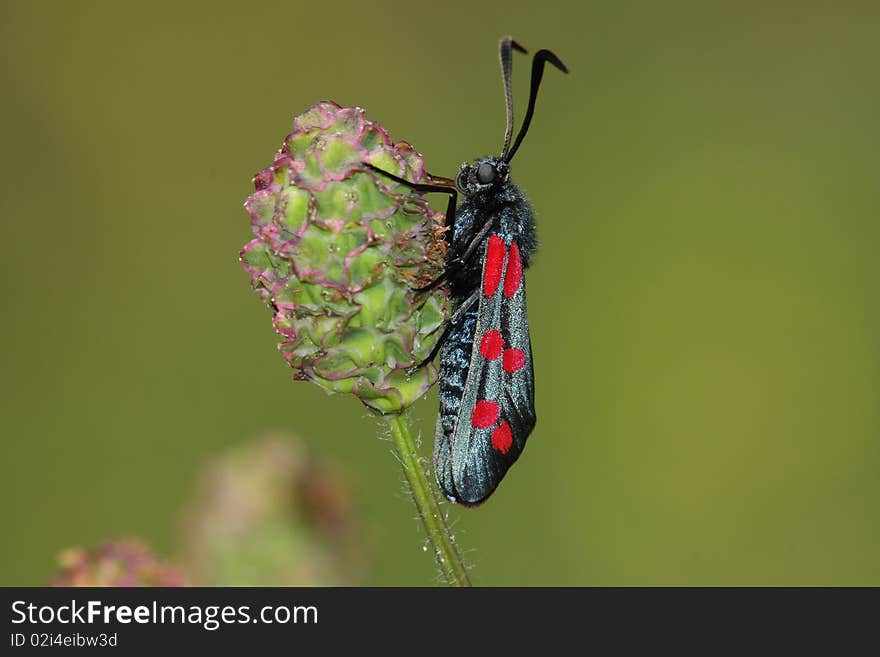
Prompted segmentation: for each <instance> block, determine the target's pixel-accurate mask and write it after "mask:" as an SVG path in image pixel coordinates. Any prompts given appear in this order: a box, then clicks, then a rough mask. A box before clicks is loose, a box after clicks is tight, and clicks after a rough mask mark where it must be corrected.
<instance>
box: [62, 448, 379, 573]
mask: <svg viewBox="0 0 880 657" xmlns="http://www.w3.org/2000/svg"><path fill="white" fill-rule="evenodd" d="M196 479H197V480H196V484H195V490H194V493H193V496H192V499H191V500H190V501H189V502H187V503H186V504H185V506H184V509H183V511H182V514H181V515H182V518H181V530H180V537H181V540H180V543H181V547H180V550H179V552H180V553H181V554H180V560H179V563H180V564H181V565H180V566H176V565H171V564H169V563H167V562H165V561H162V560H160V559H159V558H158V557H156V556H155V555H154V554H153V552H152V551H151V550H150V549H149V548H148V547H147V546H146V544H144V543H143V542H142V541H139V540H134V539H125V540H110V541H107V542H105V543H103V544H101V545H100V546H98V547H97V548H94V549H91V550H86V549H81V548H71V549H67V550H64V551H63V552H61V554H60V555H59V563H60V565H61V570H60V572H59V573H58V575H56V577H55V578H54V579H53V580H52V582H51V583H52V585H53V586H187V585H194V586H342V585H349V586H350V585H353V584H357V583H359V582H361V581H362V579H363V574H364V564H365V562H366V559H365V556H364V554H363V548H362V545H363V541H362V540H360V531H359V529H358V525H357V523H356V522H355V517H354V512H353V508H352V503H351V496H350V495H349V493H348V490H347V488H346V486H345V483H344V480H343V477H342V476H341V474H340V473H339V472H338V471H337V470H336V469H335V468H334V467H333V466H331V465H328V464H324V463H319V462H318V461H317V460H316V459H315V457H314V456H312V455H311V454H309V452H308V450H307V448H306V446H305V444H304V443H303V442H302V441H301V440H298V439H296V438H293V437H291V436H284V435H277V434H276V435H269V436H264V437H260V438H257V439H256V440H253V441H250V442H247V443H245V444H243V445H240V446H237V447H233V448H232V449H230V450H228V451H227V452H224V453H222V454H220V455H218V456H217V457H215V458H213V459H211V460H209V461H208V462H207V463H206V464H205V465H204V466H203V468H202V469H201V472H200V473H199V475H198V476H197V478H196Z"/></svg>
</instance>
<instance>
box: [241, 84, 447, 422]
mask: <svg viewBox="0 0 880 657" xmlns="http://www.w3.org/2000/svg"><path fill="white" fill-rule="evenodd" d="M365 162H368V163H370V164H372V165H374V166H376V167H378V168H380V169H383V170H385V171H388V172H390V173H393V174H396V175H398V176H401V177H403V178H406V179H407V180H411V181H414V182H418V181H421V180H424V179H427V178H428V176H427V174H426V173H425V170H424V162H423V159H422V156H421V155H420V154H419V153H418V152H416V151H415V150H414V149H413V148H412V146H410V145H409V144H407V143H405V142H398V143H393V142H392V141H391V139H390V138H389V137H388V133H387V132H386V131H385V129H384V128H382V127H381V126H380V125H379V124H377V123H374V122H372V121H369V120H368V119H367V118H366V116H365V112H364V110H363V109H361V108H358V107H354V108H342V107H340V106H338V105H336V104H335V103H332V102H326V101H325V102H321V103H318V104H317V105H314V106H313V107H311V108H310V109H309V110H307V111H306V112H305V113H303V114H301V115H300V116H298V117H296V118H295V119H294V121H293V132H291V133H290V134H289V135H288V136H287V138H286V139H285V140H284V143H283V144H282V146H281V148H280V149H279V150H278V152H277V153H276V154H275V161H274V163H273V164H272V166H270V167H268V168H266V169H264V170H263V171H261V172H260V173H258V174H257V175H256V176H255V177H254V187H255V188H256V191H255V192H254V193H253V194H252V195H251V196H249V197H248V199H247V201H246V202H245V208H246V209H247V211H248V213H249V214H250V218H251V227H252V229H253V232H254V234H255V235H256V237H255V238H254V239H253V240H251V241H250V242H248V243H247V244H246V245H245V246H244V248H243V249H242V250H241V261H242V264H243V266H244V268H245V270H247V272H248V273H249V274H250V276H251V282H252V285H253V287H254V288H255V289H256V290H257V291H258V292H259V293H260V296H261V298H262V299H263V300H264V301H265V302H266V303H267V304H268V305H269V307H270V308H271V309H272V311H273V312H274V325H275V330H276V331H277V332H278V333H279V334H280V335H281V336H282V337H283V341H282V342H281V343H280V344H279V349H280V351H281V353H282V355H283V356H284V358H285V359H286V360H287V362H288V363H289V364H290V366H291V367H292V368H293V370H294V378H296V379H303V380H308V381H312V382H313V383H317V384H318V385H320V386H321V387H322V388H324V389H325V390H327V391H329V392H350V393H353V394H354V395H355V396H357V397H358V398H359V399H360V400H361V401H362V402H363V403H364V404H366V405H367V406H369V407H371V408H373V409H375V410H377V411H379V412H382V413H395V412H399V411H401V410H402V409H404V408H406V407H407V406H409V405H410V404H412V403H413V402H414V401H415V400H416V399H418V398H419V397H421V396H422V395H424V394H425V393H426V392H427V391H428V389H429V388H430V386H431V385H432V384H433V383H434V381H435V380H436V376H437V371H436V368H435V367H434V366H433V365H428V366H426V367H423V368H421V369H420V370H418V371H417V372H415V373H414V374H412V376H409V375H408V374H407V370H408V369H409V368H410V367H412V366H413V365H414V364H417V363H419V362H421V361H422V360H423V359H424V358H426V357H427V355H428V354H429V353H430V351H431V347H432V346H433V345H434V343H435V341H436V340H437V338H438V337H439V331H438V329H439V328H440V327H441V325H442V323H443V321H444V318H445V316H446V312H447V298H446V296H445V295H444V294H443V293H442V292H437V293H434V294H427V295H426V294H416V293H414V292H412V288H413V287H418V286H419V285H423V284H425V283H426V282H429V281H431V280H432V279H433V278H435V277H436V276H437V275H438V274H439V273H440V272H441V271H442V268H443V258H444V252H445V250H444V242H443V215H442V214H441V213H438V212H434V211H433V210H432V209H431V208H430V206H429V205H428V204H427V202H426V201H425V200H424V199H423V198H422V197H421V196H419V195H415V194H411V193H410V192H409V190H408V189H406V188H405V187H403V186H402V185H398V184H397V183H395V182H394V181H392V180H391V179H389V178H387V177H385V176H382V175H381V174H377V173H375V172H373V171H371V170H370V169H369V168H367V167H366V166H365V165H364V163H365Z"/></svg>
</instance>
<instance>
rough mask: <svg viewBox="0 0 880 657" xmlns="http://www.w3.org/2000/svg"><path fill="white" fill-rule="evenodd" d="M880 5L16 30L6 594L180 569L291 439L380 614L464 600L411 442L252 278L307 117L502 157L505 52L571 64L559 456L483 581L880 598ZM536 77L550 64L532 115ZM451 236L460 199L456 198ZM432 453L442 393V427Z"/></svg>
mask: <svg viewBox="0 0 880 657" xmlns="http://www.w3.org/2000/svg"><path fill="white" fill-rule="evenodd" d="M878 21H880V6H878V5H877V3H867V2H866V3H862V4H856V3H846V2H828V3H825V4H814V3H804V2H797V3H795V2H792V3H783V2H771V3H767V2H743V3H720V2H709V3H706V2H687V3H681V2H671V3H650V2H638V3H635V2H617V1H613V2H612V1H608V2H592V1H590V2H580V1H576V0H572V1H570V2H566V3H558V4H555V3H518V2H509V3H508V2H501V3H494V2H443V3H440V4H437V3H428V4H425V3H414V2H412V3H398V4H391V3H388V4H384V3H375V2H373V3H367V2H359V3H355V2H344V1H343V2H332V3H309V4H298V3H295V2H287V3H272V2H262V3H256V4H255V3H250V4H248V5H243V4H241V3H235V4H233V3H224V2H213V3H210V4H204V5H200V6H189V5H188V4H187V3H147V4H143V3H139V4H134V5H123V4H120V3H111V2H100V3H99V2H88V3H86V2H78V3H74V2H70V3H27V2H14V3H11V2H6V3H4V4H3V20H2V24H0V48H2V52H3V57H2V63H0V66H2V70H0V83H2V89H3V91H4V93H3V102H2V104H0V126H2V133H3V155H2V158H0V167H2V172H0V173H2V175H0V185H2V190H0V204H2V217H3V221H2V230H3V243H4V244H5V248H4V256H3V258H2V267H3V275H2V277H0V281H2V285H3V288H4V290H3V294H4V298H5V299H6V302H5V303H6V307H7V311H6V315H5V316H6V319H5V320H4V321H3V322H2V327H0V336H2V343H3V344H4V345H5V356H4V366H3V375H2V394H0V399H2V405H3V414H2V426H3V436H2V453H0V460H2V468H3V476H2V480H0V486H2V488H0V495H2V500H3V502H2V504H3V520H4V522H3V526H4V530H3V541H2V545H0V583H2V584H7V585H10V584H40V583H43V582H45V581H47V580H48V579H49V577H50V576H51V574H52V572H53V570H54V556H55V554H56V553H57V552H58V550H59V549H60V548H62V547H64V546H67V545H71V544H84V545H92V544H95V543H96V542H98V541H100V540H101V539H103V538H106V537H113V536H119V535H134V536H140V537H142V538H144V539H145V540H147V541H149V542H150V543H151V544H152V545H153V546H154V547H155V548H156V549H157V551H158V552H159V553H160V554H163V555H169V556H174V555H173V551H174V546H175V540H176V539H175V532H176V529H175V518H176V517H177V514H178V509H179V507H180V505H181V504H182V503H183V501H184V500H185V499H186V498H187V496H188V495H189V494H190V492H191V490H192V486H193V477H194V473H195V472H196V471H197V469H198V467H199V464H200V463H202V462H203V461H204V460H205V459H206V458H208V457H209V456H210V455H212V454H214V453H216V452H217V451H218V450H220V449H223V448H226V447H229V446H231V445H235V444H240V443H242V442H244V441H246V440H247V439H248V438H249V437H251V436H253V435H255V434H257V433H259V432H262V431H264V430H271V429H281V430H291V431H294V432H296V433H297V434H299V435H300V436H302V437H304V438H305V439H307V440H308V442H309V444H310V445H311V446H312V447H313V448H314V449H315V450H316V451H317V452H318V453H320V454H321V455H322V456H324V457H326V458H328V459H333V460H336V461H338V462H339V463H340V464H341V467H342V468H343V470H344V472H345V473H346V475H347V476H348V477H349V480H350V484H351V487H352V489H353V491H354V496H355V498H356V503H357V508H358V512H359V514H360V518H361V522H362V524H363V526H364V528H365V532H366V541H367V546H366V547H367V549H368V551H369V553H370V575H369V578H368V583H371V584H389V585H398V584H418V585H421V584H432V583H434V582H435V581H436V580H435V568H434V565H433V563H432V561H431V558H430V556H429V554H427V553H425V552H423V550H422V549H421V548H422V539H421V537H420V534H419V532H418V527H417V524H416V522H415V521H414V519H413V509H412V507H411V505H410V503H409V501H408V500H407V498H406V497H405V495H404V494H403V493H402V492H401V491H402V485H401V474H400V472H399V469H398V466H397V463H396V461H395V460H394V458H393V456H392V455H391V454H390V453H389V450H390V443H388V442H383V441H380V440H379V439H378V438H377V437H376V426H377V423H376V421H375V420H373V419H371V418H370V417H368V414H367V412H366V410H365V409H364V408H363V407H362V406H360V405H359V403H358V402H357V401H356V400H355V399H353V398H350V397H344V398H343V397H336V398H333V397H328V396H326V395H325V394H324V393H323V392H322V391H321V390H319V389H318V388H317V387H314V386H310V385H307V384H304V383H295V382H292V381H291V380H290V371H289V370H288V369H287V368H286V366H285V365H284V364H283V362H282V359H281V358H280V356H279V355H278V354H277V352H276V350H275V346H274V345H275V343H276V342H277V338H276V336H275V335H274V333H273V330H272V327H271V322H270V313H269V311H268V310H267V309H266V308H264V307H263V306H262V305H261V304H260V302H259V300H258V299H257V297H256V295H255V294H253V293H252V292H251V291H250V289H249V286H248V277H247V275H246V274H245V272H244V271H243V270H242V269H241V267H240V266H239V263H238V249H239V248H240V246H241V245H242V244H244V242H245V241H246V240H248V239H249V238H250V230H249V226H248V219H247V216H246V214H245V212H244V210H243V209H242V203H243V201H244V199H245V197H246V196H247V194H248V193H249V192H250V191H251V189H252V187H251V182H250V178H251V176H252V174H254V173H255V172H256V171H258V170H259V169H261V168H263V167H264V166H266V165H267V164H269V163H270V162H271V159H272V155H273V153H274V150H275V149H276V148H277V147H278V145H279V144H280V143H281V140H282V138H283V137H284V135H285V134H287V132H289V128H290V121H291V119H292V117H293V116H294V115H296V114H298V113H300V112H301V111H303V110H304V109H305V108H306V107H308V106H309V105H311V104H312V103H314V102H315V101H318V100H321V99H332V100H335V101H337V102H339V103H341V104H343V105H361V106H363V107H366V108H367V110H368V112H369V114H368V116H370V118H372V119H374V120H377V121H379V122H381V123H382V124H383V125H385V126H386V127H388V128H389V130H390V131H391V134H392V137H393V138H395V139H406V140H409V141H411V142H412V143H413V144H414V145H415V146H416V148H418V149H419V150H420V151H421V152H422V153H424V154H425V157H426V160H427V163H428V166H429V168H430V169H431V170H432V171H434V172H436V173H438V174H445V175H451V174H453V173H454V172H455V171H456V169H457V166H458V164H459V163H460V162H461V161H462V160H465V159H471V158H472V157H475V156H478V155H482V154H485V153H489V152H496V151H497V150H498V149H499V148H500V143H501V138H502V134H503V129H504V125H503V122H504V112H503V102H502V92H501V82H500V78H499V71H498V64H497V59H496V47H497V39H498V38H499V37H500V36H501V35H503V34H508V33H509V34H513V35H515V36H516V37H517V38H518V39H519V40H521V41H522V42H523V43H524V44H526V45H527V46H529V47H530V48H532V49H533V50H535V49H538V48H542V47H548V48H552V49H554V50H555V51H556V52H557V53H558V54H559V55H560V56H561V57H562V58H563V59H564V60H565V62H566V63H567V64H568V65H569V67H570V69H571V71H572V73H571V75H570V76H567V77H566V76H562V75H560V74H558V73H557V72H556V71H553V70H548V72H547V75H546V76H545V83H544V88H543V91H542V96H541V99H540V102H539V106H538V111H537V114H536V117H535V121H534V122H533V124H532V130H531V134H530V135H529V137H528V139H527V140H526V142H525V143H524V146H523V148H522V149H521V150H520V152H519V154H518V156H517V160H516V162H515V171H514V174H515V178H516V180H517V181H518V182H519V183H520V184H521V185H522V186H523V187H524V188H525V189H526V191H527V192H528V193H529V195H530V197H531V200H532V202H533V203H534V205H535V207H536V208H537V212H538V221H539V234H540V238H541V242H542V243H541V250H540V252H539V254H538V257H537V260H536V262H535V265H534V267H533V268H532V269H531V270H530V275H529V295H530V296H529V319H530V323H531V327H532V332H533V336H532V339H533V343H534V351H535V358H536V378H537V383H538V388H537V402H538V416H539V422H538V427H537V429H536V431H535V433H534V434H533V437H532V439H531V441H530V443H529V447H528V448H527V450H526V452H525V454H524V457H523V459H522V460H521V461H520V462H519V464H518V465H517V466H516V467H515V468H514V469H513V470H512V471H511V473H510V475H509V476H508V478H507V479H506V480H505V482H504V484H503V485H502V486H501V488H500V489H499V491H498V492H497V494H496V495H495V496H494V497H493V498H492V499H491V500H490V502H489V503H487V504H486V505H484V506H483V507H481V508H479V509H476V510H464V511H461V510H458V509H454V510H453V511H452V516H453V517H454V519H455V522H456V525H455V526H456V530H457V532H458V535H459V540H460V541H461V543H462V544H463V545H464V546H465V548H466V549H467V550H468V552H467V555H468V560H469V561H470V563H471V564H473V566H474V568H473V571H472V575H473V579H474V582H475V583H477V584H487V585H489V584H492V585H495V584H497V585H508V584H523V585H538V584H552V585H568V584H583V585H623V584H627V585H655V584H661V585H662V584H697V585H703V584H707V585H708V584H722V585H728V584H841V585H844V584H875V585H877V584H880V558H878V554H880V513H878V509H877V507H878V501H880V403H878V402H880V303H878V295H877V292H876V286H877V280H878V274H880V263H878V259H877V257H876V252H877V244H878V243H880V221H878V219H880V216H878V210H880V185H878V171H880V166H878V165H880V161H878V160H880V157H878V153H880V120H878V117H880V77H878V74H877V63H878V61H880V38H878V34H880V33H878ZM527 68H528V64H527V60H526V59H525V58H518V59H517V60H516V63H515V71H514V76H515V93H516V99H517V102H518V107H517V109H518V116H521V115H522V110H523V108H524V105H525V99H526V97H527V88H528V83H527V78H528V74H527ZM438 205H442V199H440V200H439V201H438ZM415 412H416V415H417V416H418V418H419V424H420V426H421V429H422V432H423V436H424V440H423V445H422V447H423V450H424V451H425V453H427V452H428V450H429V449H430V444H429V443H430V437H431V435H432V430H433V421H434V416H435V412H436V396H435V395H434V394H432V395H430V396H429V397H428V398H427V399H426V400H424V401H422V402H420V403H418V404H417V406H416V408H415Z"/></svg>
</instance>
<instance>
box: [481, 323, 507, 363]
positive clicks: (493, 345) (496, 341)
mask: <svg viewBox="0 0 880 657" xmlns="http://www.w3.org/2000/svg"><path fill="white" fill-rule="evenodd" d="M503 348H504V339H503V338H502V337H501V333H500V332H498V331H496V330H495V329H492V330H491V331H486V334H485V335H484V336H483V339H482V340H480V353H481V354H483V357H484V358H488V359H489V360H495V359H496V358H498V357H499V356H500V355H501V350H502V349H503Z"/></svg>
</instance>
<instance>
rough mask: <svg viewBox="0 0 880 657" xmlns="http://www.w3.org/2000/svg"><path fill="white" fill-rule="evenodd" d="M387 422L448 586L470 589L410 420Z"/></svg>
mask: <svg viewBox="0 0 880 657" xmlns="http://www.w3.org/2000/svg"><path fill="white" fill-rule="evenodd" d="M385 419H386V421H387V422H388V426H389V427H390V428H391V435H392V437H393V438H394V445H395V446H396V447H397V453H398V454H399V455H400V463H401V465H402V466H403V473H404V474H405V475H406V481H407V483H408V484H409V490H410V493H412V498H413V502H414V503H415V505H416V509H417V510H418V512H419V517H420V518H421V519H422V525H423V526H424V528H425V533H426V534H427V535H428V540H429V541H430V542H431V546H432V547H433V548H434V556H436V557H437V564H438V565H439V566H440V572H441V573H442V575H443V577H444V579H445V580H446V583H447V584H448V585H449V586H470V585H471V582H470V580H469V579H468V575H467V570H466V569H465V567H464V562H463V561H462V559H461V554H460V553H459V551H458V546H457V545H456V544H455V540H454V539H453V537H452V533H451V532H450V531H449V526H448V525H447V524H446V516H445V515H444V513H443V510H442V509H441V508H440V503H439V502H438V501H437V493H436V490H435V488H434V486H433V485H432V484H431V482H430V481H429V480H428V478H427V477H426V476H425V467H424V463H423V460H422V459H421V458H420V457H419V455H418V453H417V452H416V448H415V443H414V442H413V437H412V431H411V429H410V425H409V419H408V418H407V417H406V415H405V414H404V413H401V414H400V415H386V416H385Z"/></svg>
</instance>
